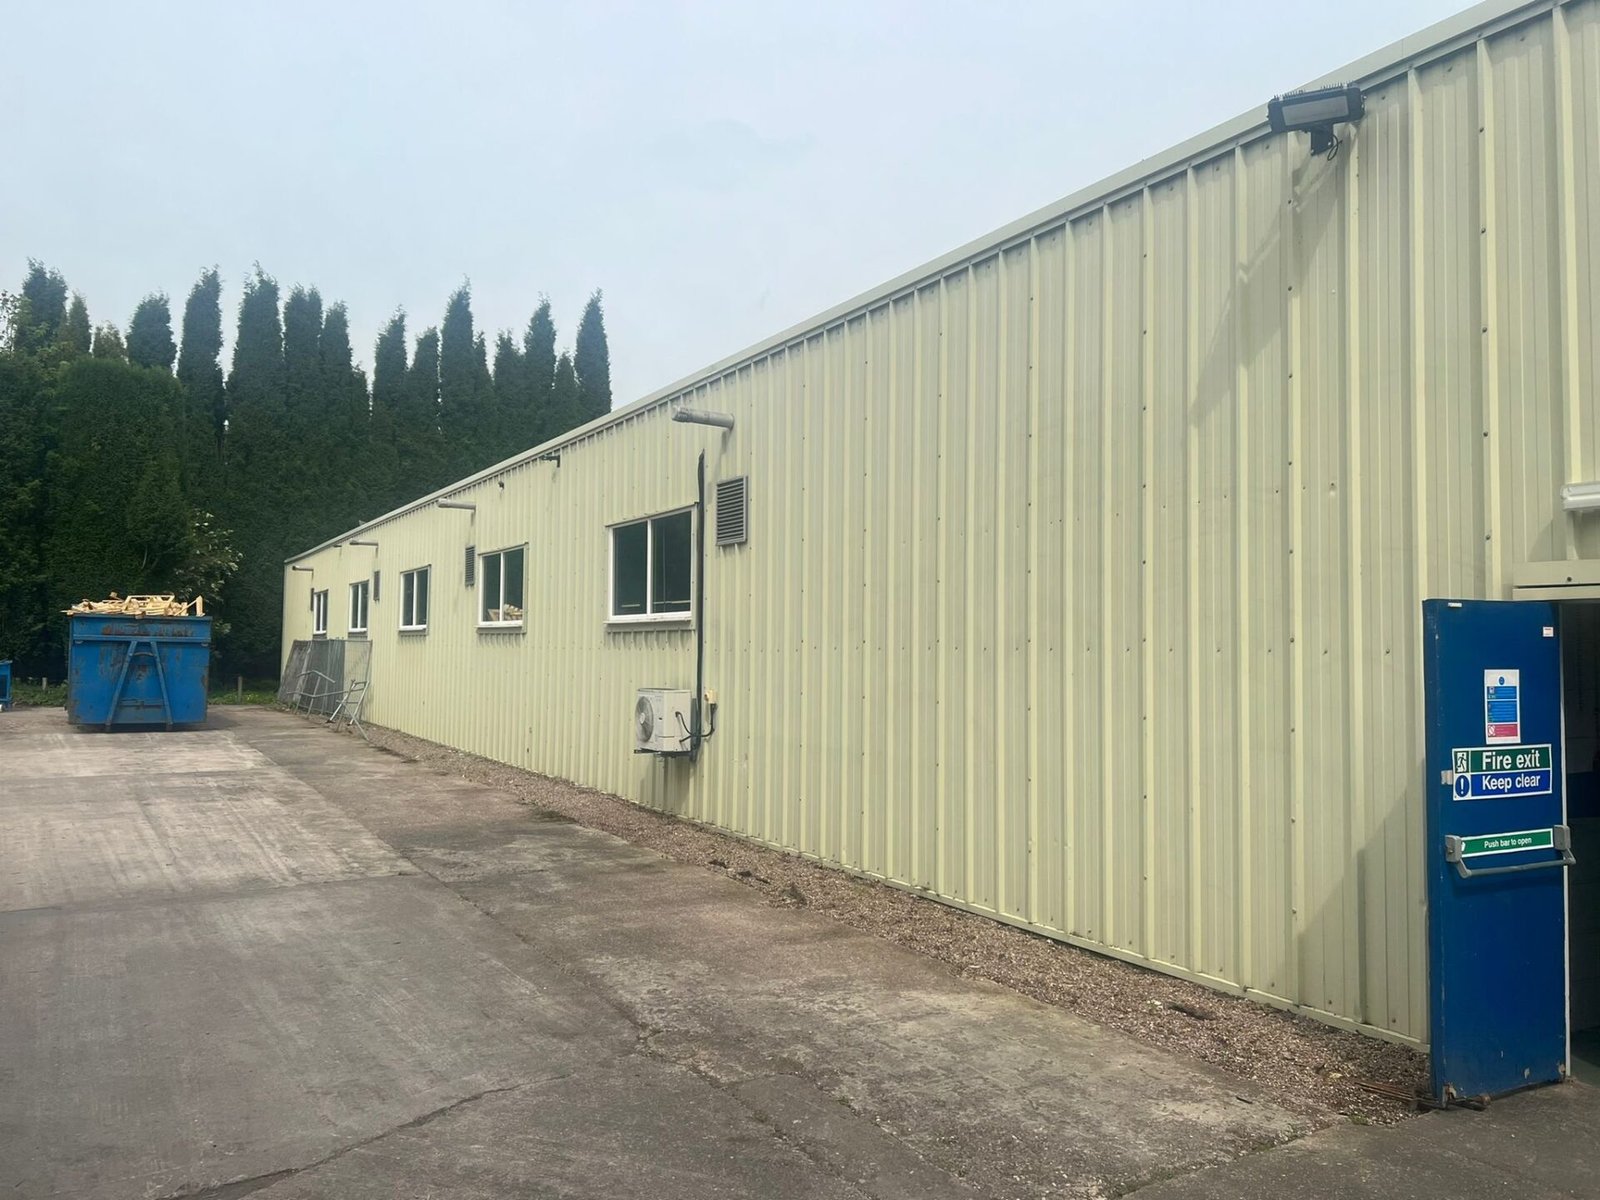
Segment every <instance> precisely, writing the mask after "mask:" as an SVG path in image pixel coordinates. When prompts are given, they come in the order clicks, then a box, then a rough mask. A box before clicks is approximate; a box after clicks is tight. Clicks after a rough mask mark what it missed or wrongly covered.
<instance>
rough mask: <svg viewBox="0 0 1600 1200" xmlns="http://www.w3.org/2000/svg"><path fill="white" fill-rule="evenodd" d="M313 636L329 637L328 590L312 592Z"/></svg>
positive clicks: (314, 590) (313, 590)
mask: <svg viewBox="0 0 1600 1200" xmlns="http://www.w3.org/2000/svg"><path fill="white" fill-rule="evenodd" d="M311 636H312V637H327V636H328V589H327V588H323V589H322V590H321V591H320V592H319V591H317V590H316V589H315V588H313V589H312V592H311Z"/></svg>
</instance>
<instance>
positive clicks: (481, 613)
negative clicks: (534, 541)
mask: <svg viewBox="0 0 1600 1200" xmlns="http://www.w3.org/2000/svg"><path fill="white" fill-rule="evenodd" d="M527 552H528V551H527V548H526V547H525V546H518V547H517V548H516V549H515V550H498V551H496V552H495V553H493V554H485V555H483V556H482V562H481V563H480V564H479V568H478V624H480V625H521V624H522V564H523V559H524V558H525V557H526V555H527Z"/></svg>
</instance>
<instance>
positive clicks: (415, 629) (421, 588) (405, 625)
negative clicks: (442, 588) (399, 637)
mask: <svg viewBox="0 0 1600 1200" xmlns="http://www.w3.org/2000/svg"><path fill="white" fill-rule="evenodd" d="M400 628H401V630H402V631H404V632H409V633H420V632H421V631H423V630H425V629H427V628H428V568H427V567H418V568H417V569H416V570H415V571H402V572H401V574H400Z"/></svg>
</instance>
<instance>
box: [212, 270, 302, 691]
mask: <svg viewBox="0 0 1600 1200" xmlns="http://www.w3.org/2000/svg"><path fill="white" fill-rule="evenodd" d="M278 295H279V293H278V284H277V281H276V280H274V279H273V278H272V277H271V276H270V275H267V274H266V273H265V272H263V271H262V270H261V268H260V267H257V268H256V273H255V276H254V278H252V279H249V280H247V281H246V282H245V286H244V296H243V297H242V298H241V299H240V301H239V327H238V333H237V335H236V336H235V338H234V344H233V366H232V369H231V370H230V371H229V373H228V382H227V409H228V437H227V455H228V479H227V494H226V503H225V505H224V509H225V511H224V519H225V523H226V524H228V525H230V526H231V527H232V528H233V530H234V533H235V536H236V538H237V539H238V546H239V550H240V554H241V556H242V558H243V562H242V563H241V565H240V568H239V573H238V574H237V575H236V576H235V577H234V579H233V581H232V582H231V583H230V584H229V586H228V589H227V591H226V593H225V595H224V602H225V603H224V612H225V614H226V617H227V621H228V625H229V627H230V633H229V638H228V641H227V648H228V653H229V655H230V658H231V660H232V662H233V664H234V666H235V667H236V668H237V669H240V670H243V671H244V672H245V673H247V674H261V675H271V674H275V673H276V670H277V665H278V630H279V626H280V624H281V621H282V612H283V610H282V605H281V596H282V591H283V580H282V565H283V560H284V558H285V557H287V555H289V554H290V553H292V552H293V551H294V550H297V549H304V547H303V546H297V545H295V544H294V543H295V542H296V541H297V540H298V538H297V533H296V531H295V530H294V529H292V528H286V527H285V522H284V517H285V514H287V513H292V512H293V511H294V509H295V505H296V504H298V503H299V500H300V498H299V497H298V496H297V495H296V494H295V493H294V490H293V484H292V478H293V476H294V474H295V471H296V468H295V462H296V459H295V445H294V439H293V438H292V437H291V435H290V433H289V431H288V428H287V426H288V410H287V406H286V404H285V400H284V385H285V367H284V356H283V355H284V349H283V341H284V338H283V324H282V319H281V317H280V314H279V311H278Z"/></svg>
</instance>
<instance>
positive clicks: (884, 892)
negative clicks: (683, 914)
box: [367, 725, 1427, 1126]
mask: <svg viewBox="0 0 1600 1200" xmlns="http://www.w3.org/2000/svg"><path fill="white" fill-rule="evenodd" d="M367 732H368V734H369V735H370V741H371V742H372V744H373V745H374V746H377V747H379V748H380V749H382V750H386V751H388V752H390V753H392V754H396V755H399V756H400V757H402V758H404V759H406V760H407V761H411V762H417V763H421V764H423V765H425V766H428V767H430V768H433V769H435V770H438V771H441V772H443V773H445V774H449V775H454V776H457V777H458V778H462V779H468V780H471V781H473V782H474V783H482V784H485V785H487V786H489V787H492V788H495V789H496V790H497V791H501V792H505V793H507V794H509V795H511V796H514V797H515V798H517V799H518V800H520V801H521V802H523V803H525V804H528V805H530V806H532V807H534V808H537V809H540V810H542V811H544V812H549V813H554V814H556V815H558V816H562V817H566V818H568V819H570V820H573V821H576V822H577V823H578V824H580V825H585V826H587V827H589V828H591V829H598V830H602V831H604V832H606V833H609V834H613V835H614V836H616V837H619V838H622V839H623V840H624V841H627V842H630V843H632V844H633V845H636V846H642V847H645V848H647V849H650V850H654V851H656V852H657V853H658V854H661V855H663V856H665V857H667V858H670V859H673V860H674V861H676V862H681V863H690V864H694V865H698V866H702V867H705V868H706V869H708V870H712V871H717V872H720V873H723V874H726V875H728V876H730V877H731V878H734V879H737V880H739V881H740V882H742V883H744V884H746V885H747V886H749V887H751V888H753V889H755V890H756V891H757V892H759V893H761V895H762V896H763V898H764V899H765V900H766V902H767V903H768V904H773V905H784V906H791V907H795V906H801V905H804V906H805V907H807V908H810V909H812V910H813V911H815V912H818V913H822V914H824V915H826V916H829V917H832V918H833V919H834V920H836V921H840V922H843V923H844V924H846V925H848V926H850V927H851V928H853V929H858V930H861V931H862V932H864V933H870V934H874V935H876V936H878V937H881V938H885V939H887V940H888V941H891V942H894V943H896V944H898V945H901V946H905V947H907V948H908V949H911V950H915V951H917V952H918V953H921V954H925V955H928V956H929V957H932V958H935V959H938V960H940V961H942V962H945V963H948V964H950V965H951V966H952V967H954V968H956V970H957V971H958V972H959V973H960V974H962V975H967V976H971V977H973V978H977V979H987V980H990V981H992V982H994V983H998V984H1002V985H1003V986H1005V987H1008V988H1011V989H1013V990H1015V991H1018V992H1021V993H1023V994H1024V995H1027V996H1032V997H1033V998H1034V999H1036V1000H1041V1001H1043V1002H1044V1003H1046V1004H1052V1005H1055V1006H1057V1007H1059V1008H1063V1009H1066V1010H1068V1011H1069V1012H1072V1013H1074V1014H1075V1015H1077V1016H1080V1017H1083V1018H1085V1019H1086V1020H1089V1021H1093V1022H1095V1023H1096V1024H1099V1025H1104V1026H1107V1027H1109V1028H1111V1029H1116V1030H1118V1031H1120V1032H1122V1033H1125V1034H1128V1035H1129V1036H1131V1037H1133V1038H1135V1039H1136V1040H1138V1041H1140V1042H1144V1043H1146V1044H1147V1045H1151V1046H1159V1047H1160V1048H1162V1049H1164V1050H1171V1051H1174V1052H1176V1053H1179V1054H1184V1055H1188V1056H1189V1057H1191V1058H1196V1059H1199V1060H1200V1061H1201V1062H1205V1063H1210V1064H1211V1065H1212V1066H1215V1067H1218V1068H1220V1069H1222V1070H1224V1071H1227V1072H1229V1073H1230V1074H1233V1075H1236V1076H1238V1077H1240V1078H1241V1079H1248V1080H1250V1081H1251V1082H1252V1083H1253V1084H1255V1085H1256V1086H1257V1087H1259V1088H1261V1089H1262V1090H1263V1091H1265V1092H1267V1093H1268V1094H1270V1095H1271V1096H1272V1098H1273V1099H1274V1100H1276V1101H1277V1102H1278V1103H1279V1104H1281V1105H1283V1106H1284V1107H1285V1108H1287V1109H1289V1110H1291V1111H1293V1112H1295V1113H1297V1114H1300V1115H1303V1116H1305V1117H1306V1118H1307V1119H1308V1120H1309V1122H1310V1123H1311V1124H1313V1125H1317V1126H1321V1125H1327V1124H1332V1123H1334V1122H1336V1121H1339V1120H1346V1119H1347V1120H1350V1121H1354V1122H1356V1123H1358V1124H1368V1123H1370V1124H1374V1125H1377V1124H1393V1123H1395V1122H1398V1121H1401V1120H1403V1119H1405V1118H1406V1117H1407V1116H1409V1115H1410V1113H1409V1111H1408V1109H1407V1107H1406V1106H1405V1105H1403V1104H1401V1103H1399V1102H1397V1101H1394V1100H1390V1099H1385V1098H1383V1097H1380V1096H1376V1095H1373V1094H1372V1093H1370V1092H1367V1091H1364V1090H1363V1089H1362V1088H1361V1087H1360V1086H1358V1083H1357V1081H1358V1080H1370V1081H1373V1082H1377V1083H1383V1084H1388V1085H1391V1086H1395V1087H1400V1088H1402V1089H1405V1090H1406V1091H1407V1092H1410V1091H1412V1090H1414V1089H1416V1088H1418V1087H1420V1086H1422V1085H1423V1084H1425V1083H1426V1081H1427V1062H1426V1059H1425V1058H1424V1057H1423V1056H1422V1055H1421V1054H1420V1053H1418V1052H1417V1051H1415V1050H1412V1049H1409V1048H1407V1047H1404V1046H1397V1045H1393V1044H1391V1043H1388V1042H1383V1041H1379V1040H1378V1039H1376V1038H1372V1037H1367V1036H1365V1035H1362V1034H1358V1033H1349V1032H1346V1031H1344V1030H1339V1029H1334V1028H1333V1027H1332V1026H1329V1025H1324V1024H1322V1023H1321V1022H1319V1021H1314V1020H1312V1019H1311V1018H1309V1017H1303V1016H1297V1015H1295V1014H1293V1013H1288V1012H1283V1011H1281V1010H1279V1009H1275V1008H1269V1007H1267V1006H1266V1005H1263V1004H1259V1003H1256V1002H1255V1001H1252V1000H1247V999H1243V998H1241V997H1237V996H1229V995H1225V994H1223V993H1221V992H1216V991H1213V990H1211V989H1210V988H1206V987H1203V986H1201V985H1199V984H1195V983H1190V982H1188V981H1186V980H1182V979H1175V978H1173V977H1172V976H1169V975H1163V974H1161V973H1160V972H1158V971H1151V970H1148V969H1146V968H1144V967H1140V966H1137V965H1135V964H1133V963H1127V962H1122V961H1120V960H1118V959H1114V958H1109V957H1107V956H1105V955H1101V954H1095V953H1093V952H1092V951H1088V950H1081V949H1079V948H1077V947H1075V946H1070V945H1068V944H1066V943H1065V942H1058V941H1056V940H1054V939H1052V938H1048V937H1044V936H1042V935H1040V934H1035V933H1029V932H1027V931H1026V930H1023V929H1018V928H1016V927H1014V926H1011V925H1005V924H1002V923H1000V922H997V921H992V920H990V919H988V918H986V917H982V916H979V915H977V914H976V913H969V912H964V911H962V910H961V909H957V908H952V907H950V906H949V905H946V904H941V903H939V902H938V901H936V900H931V899H928V898H925V897H922V896H918V895H916V894H915V893H913V892H909V891H906V890H904V889H901V888H897V887H891V886H889V885H886V884H880V883H874V882H872V881H870V880H865V879H861V878H859V877H857V876H854V875H851V874H849V873H847V872H845V871H842V870H838V869H835V868H832V867H825V866H822V865H820V864H818V863H815V862H811V861H808V860H806V859H803V858H801V857H799V856H798V855H796V854H792V853H788V852H785V851H781V850H771V849H768V848H766V847H764V846H758V845H756V844H754V843H752V842H748V841H745V840H743V839H742V838H739V837H736V836H734V835H732V834H726V833H720V832H717V831H715V830H713V829H710V828H708V827H706V826H703V825H696V824H694V823H692V822H689V821H686V820H682V819H680V818H677V817H673V816H670V815H667V814H665V813H658V812H655V811H653V810H651V809H647V808H642V807H640V806H639V805H637V804H633V803H631V802H629V801H627V800H624V799H622V798H620V797H618V796H612V795H608V794H606V793H604V792H597V791H593V790H591V789H589V788H583V787H578V786H577V785H575V784H571V783H567V782H565V781H563V780H558V779H551V778H548V777H546V776H543V775H536V774H534V773H533V772H531V771H523V770H521V769H519V768H516V767H510V766H507V765H505V764H504V763H498V762H493V761H491V760H489V759H485V758H479V757H478V756H477V755H473V754H466V753H463V752H462V751H459V750H454V749H451V748H450V747H448V746H441V745H439V744H437V743H435V742H428V741H424V740H422V739H421V738H416V737H412V736H410V735H409V734H403V733H398V732H396V731H394V730H391V729H384V728H381V727H378V726H372V725H369V726H367ZM1241 1098H1242V1097H1241Z"/></svg>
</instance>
